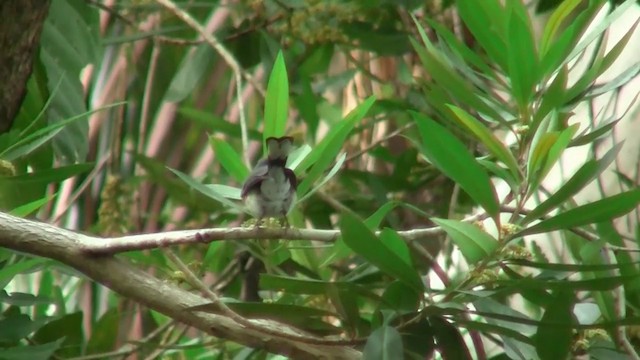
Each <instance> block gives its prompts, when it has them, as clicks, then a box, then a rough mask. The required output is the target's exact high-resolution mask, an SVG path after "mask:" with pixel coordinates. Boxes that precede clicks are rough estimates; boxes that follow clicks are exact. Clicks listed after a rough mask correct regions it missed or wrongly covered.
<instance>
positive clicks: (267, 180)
mask: <svg viewBox="0 0 640 360" xmlns="http://www.w3.org/2000/svg"><path fill="white" fill-rule="evenodd" d="M265 142H266V145H267V157H266V158H264V159H262V160H260V161H258V163H257V164H256V166H255V167H254V168H253V170H251V173H250V174H249V177H248V178H247V180H246V181H245V182H244V184H243V186H242V192H241V197H242V201H243V202H244V204H245V208H246V210H247V212H248V213H249V214H251V215H252V216H253V217H255V218H256V219H257V222H256V227H259V226H260V224H261V222H262V220H263V219H264V218H267V217H273V218H279V219H281V220H284V224H285V225H286V227H289V221H288V219H287V215H288V214H289V212H290V211H291V209H292V208H293V205H294V203H295V201H296V188H297V186H298V179H297V178H296V175H295V173H294V172H293V170H291V169H289V168H288V167H287V158H288V157H289V154H290V153H291V150H292V148H293V138H292V137H290V136H283V137H269V138H267V139H266V141H265Z"/></svg>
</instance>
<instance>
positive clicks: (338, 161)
mask: <svg viewBox="0 0 640 360" xmlns="http://www.w3.org/2000/svg"><path fill="white" fill-rule="evenodd" d="M346 158H347V154H346V153H342V154H340V156H338V158H337V159H336V163H335V164H333V167H332V168H331V170H329V172H328V173H327V176H325V177H324V179H322V181H320V182H319V183H318V184H317V185H316V186H315V187H314V188H313V189H311V190H310V191H309V192H308V193H306V194H305V195H304V196H303V197H301V198H300V200H298V203H301V202H303V201H304V200H306V199H308V198H309V197H310V196H311V195H313V194H314V193H315V192H316V191H318V190H319V189H320V188H321V187H322V186H323V185H324V184H326V183H327V182H328V181H329V180H331V178H332V177H334V176H335V175H336V174H337V173H338V170H340V168H341V167H342V164H344V161H345V160H346Z"/></svg>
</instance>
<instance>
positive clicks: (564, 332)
mask: <svg viewBox="0 0 640 360" xmlns="http://www.w3.org/2000/svg"><path fill="white" fill-rule="evenodd" d="M573 302H574V296H573V294H572V293H570V292H559V293H558V294H557V295H556V296H555V299H554V301H552V302H551V303H550V304H549V306H548V307H547V308H546V309H545V312H544V315H542V319H540V325H539V326H538V332H537V333H536V335H535V338H534V340H535V346H536V351H537V352H538V355H539V356H540V359H541V360H557V359H566V358H567V356H568V355H569V351H570V350H571V343H572V338H573V331H572V329H571V326H570V325H571V324H573V312H572V310H573ZM557 324H566V325H567V326H558V325H557Z"/></svg>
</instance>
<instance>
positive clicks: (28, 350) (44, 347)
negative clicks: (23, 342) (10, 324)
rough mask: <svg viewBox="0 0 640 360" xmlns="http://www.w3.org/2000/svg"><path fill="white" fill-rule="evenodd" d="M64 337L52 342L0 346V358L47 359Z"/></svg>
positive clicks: (58, 346) (12, 359) (21, 359)
mask: <svg viewBox="0 0 640 360" xmlns="http://www.w3.org/2000/svg"><path fill="white" fill-rule="evenodd" d="M63 340H64V339H59V340H57V341H54V342H50V343H46V344H39V345H30V346H16V347H9V348H0V359H3V360H49V359H51V358H52V356H53V354H54V353H55V352H56V350H58V349H59V348H60V346H61V345H62V342H63Z"/></svg>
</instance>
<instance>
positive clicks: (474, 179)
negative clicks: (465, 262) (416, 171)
mask: <svg viewBox="0 0 640 360" xmlns="http://www.w3.org/2000/svg"><path fill="white" fill-rule="evenodd" d="M411 115H412V116H413V118H414V120H415V122H416V124H417V125H418V130H419V131H420V135H421V137H422V145H423V146H422V150H423V152H424V155H425V156H426V157H427V158H428V159H429V161H431V163H432V164H433V165H434V166H435V167H437V168H438V169H439V170H440V171H442V172H443V173H444V174H445V175H447V176H448V177H449V178H451V179H452V180H453V181H455V182H456V183H457V184H458V185H460V187H461V188H462V189H463V190H464V191H465V192H466V193H467V194H469V196H471V198H472V199H474V200H475V201H477V202H478V204H480V206H482V207H483V208H484V209H485V210H486V211H487V212H488V213H489V214H490V215H492V216H493V217H494V218H495V217H496V216H497V215H498V210H499V207H498V201H497V199H496V193H495V190H494V188H493V186H492V184H491V182H490V181H489V176H488V175H487V173H486V172H485V171H484V169H482V167H481V166H480V165H479V164H478V162H477V161H476V159H475V158H474V157H473V156H472V155H471V154H470V153H469V151H468V150H467V149H466V147H465V146H464V145H463V144H462V143H461V142H460V140H458V139H457V138H456V137H455V136H453V135H452V134H451V133H450V132H449V131H447V130H446V129H445V128H444V127H442V126H441V125H438V124H437V123H436V122H435V121H433V120H431V119H429V118H428V117H426V116H425V115H422V114H420V113H417V112H411Z"/></svg>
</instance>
